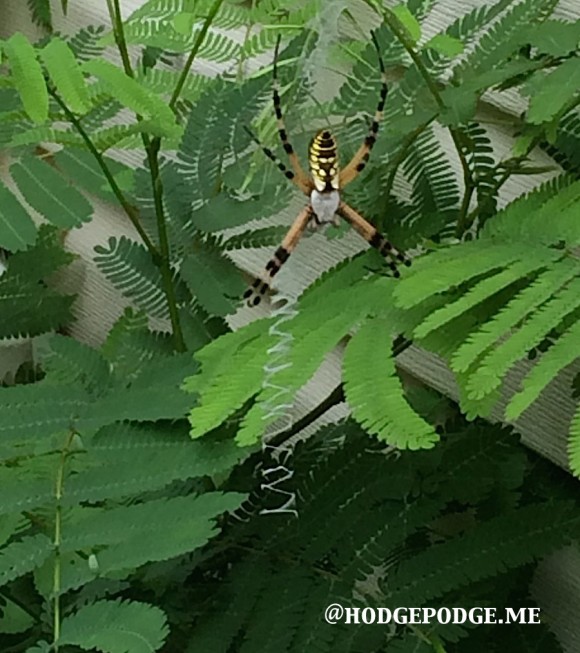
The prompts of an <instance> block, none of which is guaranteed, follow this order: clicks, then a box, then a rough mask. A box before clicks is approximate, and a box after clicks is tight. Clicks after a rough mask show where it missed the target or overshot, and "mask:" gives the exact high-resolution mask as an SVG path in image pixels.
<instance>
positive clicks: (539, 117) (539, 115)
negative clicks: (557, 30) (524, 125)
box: [526, 58, 580, 125]
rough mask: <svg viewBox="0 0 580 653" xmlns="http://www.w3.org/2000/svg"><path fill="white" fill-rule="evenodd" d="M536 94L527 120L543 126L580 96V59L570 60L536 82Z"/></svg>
mask: <svg viewBox="0 0 580 653" xmlns="http://www.w3.org/2000/svg"><path fill="white" fill-rule="evenodd" d="M534 86H535V87H536V92H535V93H534V94H533V95H532V97H531V98H530V106H529V109H528V113H527V116H526V117H527V120H528V121H529V122H531V123H533V124H536V125H538V124H541V123H544V122H549V121H550V120H553V118H554V117H555V116H557V115H558V114H559V113H560V112H563V110H564V109H566V108H567V107H568V104H569V103H571V102H573V101H574V98H575V97H577V95H578V87H580V59H577V58H573V59H568V61H565V62H564V63H563V64H562V65H560V66H558V67H557V68H556V69H555V70H553V71H552V72H550V73H549V74H548V75H541V77H540V79H538V80H535V84H534Z"/></svg>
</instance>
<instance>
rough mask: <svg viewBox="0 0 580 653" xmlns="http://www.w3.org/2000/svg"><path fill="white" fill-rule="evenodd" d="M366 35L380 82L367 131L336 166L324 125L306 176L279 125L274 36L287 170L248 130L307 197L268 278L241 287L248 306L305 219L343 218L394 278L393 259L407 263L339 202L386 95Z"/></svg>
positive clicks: (372, 136) (371, 138)
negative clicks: (348, 156)
mask: <svg viewBox="0 0 580 653" xmlns="http://www.w3.org/2000/svg"><path fill="white" fill-rule="evenodd" d="M371 36H372V40H373V43H374V45H375V47H376V49H377V53H378V57H379V65H380V68H381V73H382V84H381V93H380V98H379V103H378V106H377V110H376V112H375V116H374V119H373V121H372V123H371V126H370V130H369V133H368V134H367V136H366V138H365V140H364V142H363V144H362V145H361V146H360V147H359V149H358V150H357V151H356V153H355V155H354V156H353V158H352V159H351V160H350V162H349V163H348V164H347V165H346V166H345V167H344V168H342V169H341V168H340V166H339V159H338V148H337V143H336V139H335V138H334V136H333V135H332V133H331V132H330V130H328V129H321V130H320V131H319V132H318V133H317V134H316V135H315V136H314V138H313V139H312V141H311V142H310V146H309V148H308V165H309V169H310V175H308V174H306V173H305V172H304V170H303V169H302V166H301V165H300V161H299V160H298V157H297V155H296V152H295V151H294V148H293V147H292V145H291V143H290V141H289V140H288V133H287V131H286V127H285V125H284V118H283V116H282V108H281V104H280V93H279V89H278V77H277V66H276V64H277V60H278V48H279V45H280V39H279V38H278V42H277V44H276V50H275V54H274V75H273V76H274V90H273V100H274V111H275V113H276V119H277V121H278V134H279V136H280V140H281V141H282V146H283V148H284V151H285V152H286V154H287V155H288V158H289V160H290V166H291V167H292V170H289V169H288V168H287V167H286V166H285V165H284V164H283V163H282V162H281V161H279V160H278V158H277V157H276V155H275V154H274V153H273V152H272V150H270V149H268V148H266V147H263V146H262V145H261V144H260V142H259V141H258V139H257V138H256V137H255V136H254V135H253V134H252V133H251V132H249V130H248V132H249V133H250V135H251V136H252V138H253V140H254V141H255V142H256V143H257V144H258V145H259V146H260V147H261V148H262V150H263V151H264V153H265V154H266V156H267V157H269V158H270V159H271V160H272V161H274V163H276V164H277V166H278V168H279V169H280V170H281V171H282V172H283V173H284V175H285V176H286V177H287V178H288V179H289V180H290V181H292V183H293V184H294V185H295V186H297V187H298V188H299V189H300V190H301V191H302V192H303V193H304V194H305V195H307V196H308V197H309V199H310V202H309V203H308V205H307V206H305V207H304V209H303V210H302V211H301V212H300V214H299V215H298V217H297V218H296V219H295V220H294V223H293V224H292V226H291V227H290V230H289V231H288V233H287V234H286V236H285V237H284V240H283V241H282V244H281V245H280V247H278V249H277V250H276V252H275V253H274V256H273V257H272V258H271V259H270V260H269V261H268V263H267V265H266V268H265V274H264V276H265V277H267V279H268V280H264V279H261V278H259V279H256V280H255V281H254V283H253V284H252V286H251V287H250V288H248V290H247V291H246V292H245V294H244V297H245V298H246V299H248V304H250V305H251V306H257V305H258V304H259V303H260V301H261V299H262V297H263V295H264V294H265V293H266V292H267V291H268V289H269V287H270V283H269V279H272V278H273V277H274V275H275V274H276V273H277V272H278V271H279V270H280V268H281V267H282V265H284V263H285V262H286V261H287V260H288V258H289V256H290V254H291V253H292V251H293V250H294V248H295V247H296V245H297V244H298V241H299V240H300V238H301V236H302V234H303V233H304V230H305V229H306V227H307V226H308V224H309V223H311V221H314V223H315V224H316V225H321V224H327V223H329V222H332V223H333V224H335V225H338V224H339V218H337V215H338V216H340V217H341V218H343V219H344V220H346V221H347V222H348V223H349V224H350V225H351V226H352V227H353V228H354V229H355V231H357V232H358V233H359V234H360V235H361V236H362V237H363V238H364V239H365V240H366V241H367V242H368V243H369V245H370V246H371V247H374V248H375V249H377V250H378V251H379V252H380V253H381V254H382V255H383V256H385V257H386V258H387V262H388V265H389V267H390V268H391V270H392V272H393V275H394V276H395V277H399V276H400V273H399V271H398V269H397V263H404V264H405V265H410V264H411V262H410V260H409V259H408V258H406V257H405V255H404V254H402V253H401V252H399V251H398V250H397V249H396V248H395V247H393V245H392V244H391V243H390V242H389V241H388V240H387V239H386V238H385V237H384V236H383V235H382V234H380V233H379V232H378V231H377V229H376V228H375V227H373V225H372V224H371V223H370V222H367V220H365V219H364V218H363V217H362V215H360V214H359V213H358V212H357V211H355V210H354V209H353V208H352V207H351V206H349V205H348V204H347V203H346V202H344V201H343V200H342V199H341V196H340V192H341V189H342V188H343V187H344V186H346V185H347V184H349V183H350V182H351V181H352V180H353V179H355V178H356V177H357V176H358V174H359V173H360V172H361V171H362V170H363V169H364V167H365V166H366V162H367V161H368V159H369V156H370V153H371V150H372V148H373V146H374V144H375V142H376V140H377V134H378V131H379V124H380V121H381V118H382V116H383V110H384V107H385V100H386V98H387V90H388V87H387V81H386V75H385V66H384V64H383V60H382V58H381V54H380V50H379V46H378V43H377V40H376V38H375V35H374V34H371Z"/></svg>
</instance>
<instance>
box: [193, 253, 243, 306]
mask: <svg viewBox="0 0 580 653" xmlns="http://www.w3.org/2000/svg"><path fill="white" fill-rule="evenodd" d="M180 274H181V277H182V279H183V280H184V281H185V283H186V285H187V287H188V288H189V290H190V292H191V294H192V295H193V297H195V298H196V299H197V301H198V302H199V303H200V305H201V306H202V307H203V308H204V309H205V310H206V311H207V312H208V313H210V314H212V315H222V316H223V315H228V314H231V313H234V312H235V311H236V310H237V307H238V304H239V297H240V296H241V294H242V293H243V291H244V288H245V286H246V284H245V283H244V281H243V279H242V278H241V276H240V273H239V271H238V269H237V267H236V266H235V265H234V264H233V263H232V262H231V261H230V260H229V259H228V258H226V257H225V256H223V255H222V254H221V253H220V252H219V250H218V249H217V248H215V247H212V246H211V245H210V246H206V247H204V248H203V249H199V250H198V251H196V252H195V253H193V254H188V255H187V256H185V257H184V259H183V261H182V262H181V268H180Z"/></svg>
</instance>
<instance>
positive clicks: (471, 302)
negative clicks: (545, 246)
mask: <svg viewBox="0 0 580 653" xmlns="http://www.w3.org/2000/svg"><path fill="white" fill-rule="evenodd" d="M541 254H543V256H542V255H538V256H536V257H534V258H533V259H532V260H518V261H516V262H514V263H512V264H511V265H509V266H508V267H506V268H505V269H504V270H501V271H500V272H498V273H496V274H493V275H491V276H488V277H486V278H485V279H483V280H482V281H480V282H478V283H476V284H475V285H473V286H472V287H471V288H470V289H469V290H468V291H467V292H466V293H465V294H464V295H463V296H462V297H461V298H460V299H458V300H457V301H455V302H450V303H448V304H446V305H445V306H444V307H443V308H440V309H439V310H437V311H435V312H434V313H432V314H431V315H429V316H428V317H427V319H425V320H424V321H423V322H422V323H421V324H420V325H419V326H418V327H417V328H416V329H415V331H414V335H415V336H416V337H417V338H424V337H425V336H427V335H428V334H429V333H431V332H432V331H433V330H435V329H438V328H440V327H441V326H443V325H444V324H447V323H448V322H450V321H451V320H453V319H455V318H456V317H458V316H459V315H461V314H462V313H465V312H467V311H469V310H470V309H472V308H473V307H474V306H477V305H478V304H480V303H481V302H483V301H484V300H485V299H487V298H488V297H490V296H492V295H494V294H495V293H498V292H500V291H501V290H503V289H504V288H506V287H508V286H510V285H512V284H515V283H516V282H517V281H518V280H519V279H521V278H523V277H526V276H527V275H529V274H531V273H533V272H536V271H537V270H538V269H540V270H541V269H545V268H546V267H547V266H549V265H550V264H552V263H554V262H555V261H557V260H558V259H559V258H560V254H559V253H558V252H556V253H554V252H550V251H544V252H542V253H541Z"/></svg>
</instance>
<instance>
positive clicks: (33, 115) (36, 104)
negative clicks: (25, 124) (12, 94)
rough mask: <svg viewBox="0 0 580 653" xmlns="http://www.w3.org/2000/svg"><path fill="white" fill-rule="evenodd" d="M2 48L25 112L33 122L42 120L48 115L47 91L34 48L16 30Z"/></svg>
mask: <svg viewBox="0 0 580 653" xmlns="http://www.w3.org/2000/svg"><path fill="white" fill-rule="evenodd" d="M3 48H4V52H5V53H6V56H7V57H8V61H9V63H10V70H11V73H12V79H13V82H14V86H15V88H16V89H17V90H18V92H19V94H20V98H21V100H22V106H23V108H24V110H25V111H26V114H27V115H28V117H29V118H30V119H31V120H32V121H33V122H35V123H42V122H44V121H45V120H46V119H47V117H48V93H47V92H46V86H45V83H44V77H43V75H42V69H41V67H40V64H39V63H38V60H37V55H36V52H35V50H34V48H33V47H32V45H31V43H30V41H28V39H27V38H26V37H25V36H24V35H23V34H20V33H18V32H17V33H16V34H14V35H13V36H11V37H10V38H9V39H8V40H7V41H6V42H5V43H4V44H3Z"/></svg>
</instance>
